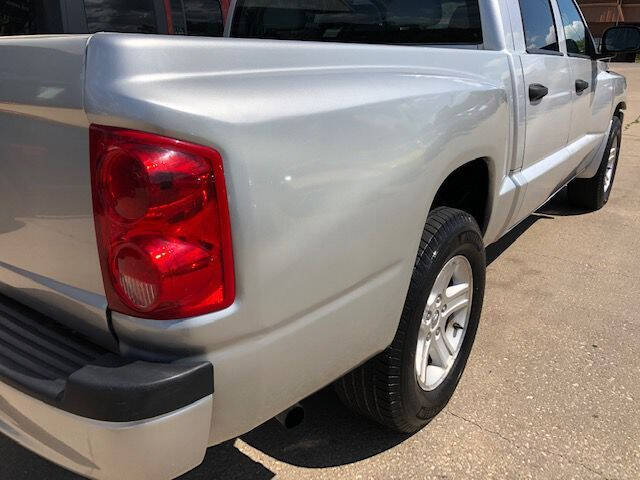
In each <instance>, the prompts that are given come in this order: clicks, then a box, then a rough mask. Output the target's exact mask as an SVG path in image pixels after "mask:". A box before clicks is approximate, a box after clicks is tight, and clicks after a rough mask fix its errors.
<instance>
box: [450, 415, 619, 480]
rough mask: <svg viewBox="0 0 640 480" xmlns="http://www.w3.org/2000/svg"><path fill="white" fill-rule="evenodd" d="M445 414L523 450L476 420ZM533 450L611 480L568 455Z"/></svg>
mask: <svg viewBox="0 0 640 480" xmlns="http://www.w3.org/2000/svg"><path fill="white" fill-rule="evenodd" d="M444 413H447V414H449V415H451V416H452V417H455V418H457V419H459V420H462V421H463V422H466V423H468V424H470V425H473V426H474V427H476V428H478V429H480V430H482V431H483V432H486V433H488V434H490V435H494V436H496V437H498V438H499V439H501V440H503V441H505V442H507V443H508V444H509V445H510V446H511V447H513V448H515V449H516V450H522V446H521V445H519V444H517V443H516V442H514V441H513V440H511V439H510V438H508V437H505V436H504V435H502V434H501V433H500V432H496V431H495V430H491V429H489V428H486V427H484V426H483V425H481V424H480V423H478V422H476V421H475V420H471V419H469V418H466V417H464V416H462V415H460V414H458V413H454V412H452V411H451V410H450V409H446V410H444ZM531 450H534V451H537V452H539V453H542V454H543V455H549V456H554V457H559V458H562V459H563V460H564V461H565V462H567V463H569V464H571V465H577V466H579V467H582V468H584V469H585V470H587V471H589V472H591V473H593V474H594V475H597V476H598V477H600V478H603V479H604V480H609V478H608V477H606V476H605V475H604V474H603V473H602V472H599V471H598V470H596V469H594V468H593V467H590V466H589V465H585V464H584V463H582V462H580V461H578V460H574V459H572V458H570V457H567V456H566V455H564V454H562V453H557V452H550V451H547V450H544V449H540V448H531Z"/></svg>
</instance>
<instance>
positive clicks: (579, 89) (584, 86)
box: [576, 80, 589, 93]
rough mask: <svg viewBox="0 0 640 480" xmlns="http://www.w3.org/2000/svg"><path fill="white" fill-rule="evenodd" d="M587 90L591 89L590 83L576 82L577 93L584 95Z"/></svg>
mask: <svg viewBox="0 0 640 480" xmlns="http://www.w3.org/2000/svg"><path fill="white" fill-rule="evenodd" d="M587 88H589V82H585V81H584V80H576V92H577V93H582V92H584V91H585V90H586V89H587Z"/></svg>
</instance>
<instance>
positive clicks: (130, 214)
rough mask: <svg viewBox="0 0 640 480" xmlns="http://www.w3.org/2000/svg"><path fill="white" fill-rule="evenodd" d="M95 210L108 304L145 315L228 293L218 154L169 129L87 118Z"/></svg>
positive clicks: (199, 304) (185, 311)
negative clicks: (166, 133)
mask: <svg viewBox="0 0 640 480" xmlns="http://www.w3.org/2000/svg"><path fill="white" fill-rule="evenodd" d="M90 141H91V178H92V190H93V210H94V216H95V224H96V235H97V239H98V250H99V253H100V263H101V266H102V277H103V279H104V285H105V290H106V294H107V301H108V302H109V307H110V308H111V309H112V310H114V311H118V312H121V313H125V314H128V315H134V316H137V317H144V318H152V319H177V318H185V317H190V316H195V315H201V314H204V313H208V312H212V311H215V310H221V309H223V308H226V307H228V306H229V305H231V304H232V303H233V300H234V297H235V288H234V275H233V256H232V250H231V227H230V224H229V209H228V206H227V193H226V188H225V181H224V172H223V169H222V158H221V157H220V154H219V153H218V152H216V151H215V150H213V149H211V148H207V147H203V146H200V145H194V144H192V143H187V142H183V141H179V140H173V139H171V138H167V137H161V136H159V135H154V134H150V133H143V132H138V131H132V130H123V129H118V128H112V127H102V126H97V125H92V126H91V130H90Z"/></svg>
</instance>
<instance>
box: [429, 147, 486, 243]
mask: <svg viewBox="0 0 640 480" xmlns="http://www.w3.org/2000/svg"><path fill="white" fill-rule="evenodd" d="M488 199H489V168H488V166H487V162H486V161H485V160H484V159H482V158H479V159H476V160H474V161H472V162H469V163H465V164H464V165H462V166H461V167H459V168H458V169H456V170H454V171H453V172H452V173H451V174H450V175H449V176H448V177H447V178H446V180H445V181H444V182H443V183H442V185H441V186H440V188H439V189H438V192H437V193H436V196H435V198H434V200H433V204H432V205H431V210H433V209H434V208H437V207H452V208H457V209H459V210H463V211H465V212H467V213H469V214H470V215H471V216H472V217H473V218H474V219H475V220H476V222H477V223H478V226H479V227H480V231H481V232H482V233H484V231H485V228H486V226H487V220H488V219H487V216H488V212H487V203H488Z"/></svg>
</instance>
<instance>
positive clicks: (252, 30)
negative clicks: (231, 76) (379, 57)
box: [231, 0, 482, 45]
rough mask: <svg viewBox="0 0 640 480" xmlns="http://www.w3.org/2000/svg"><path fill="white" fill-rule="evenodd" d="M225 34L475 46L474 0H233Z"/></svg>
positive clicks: (478, 24) (479, 39) (477, 26)
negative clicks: (230, 17)
mask: <svg viewBox="0 0 640 480" xmlns="http://www.w3.org/2000/svg"><path fill="white" fill-rule="evenodd" d="M232 22H233V24H232V26H231V36H232V37H240V38H264V39H277V40H310V41H321V42H347V43H349V42H356V43H372V44H396V45H438V44H443V45H461V44H462V45H479V44H481V43H482V26H481V22H480V10H479V7H478V0H449V1H448V0H304V1H300V0H238V1H237V3H236V9H235V11H234V15H233V20H232Z"/></svg>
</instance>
